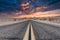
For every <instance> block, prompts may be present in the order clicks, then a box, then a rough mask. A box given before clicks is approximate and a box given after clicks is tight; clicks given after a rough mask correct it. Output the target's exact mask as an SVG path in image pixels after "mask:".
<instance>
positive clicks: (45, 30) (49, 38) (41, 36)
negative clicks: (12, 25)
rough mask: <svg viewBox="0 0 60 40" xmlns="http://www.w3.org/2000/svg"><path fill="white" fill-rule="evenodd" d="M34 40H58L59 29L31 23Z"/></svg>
mask: <svg viewBox="0 0 60 40" xmlns="http://www.w3.org/2000/svg"><path fill="white" fill-rule="evenodd" d="M32 27H33V30H34V33H35V37H36V40H60V27H57V26H54V25H50V24H45V23H41V22H37V21H32Z"/></svg>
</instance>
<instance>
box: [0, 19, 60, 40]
mask: <svg viewBox="0 0 60 40" xmlns="http://www.w3.org/2000/svg"><path fill="white" fill-rule="evenodd" d="M29 23H30V26H29V36H28V38H29V39H28V40H31V37H32V39H33V40H60V27H57V26H55V25H50V24H45V23H42V22H37V21H34V20H29V21H23V22H20V23H15V24H12V25H6V26H0V40H23V38H24V35H25V32H26V29H27V27H28V24H29ZM31 26H32V28H31ZM31 29H32V30H33V31H31ZM33 32H34V34H32V33H33ZM32 35H34V36H35V39H34V37H33V36H32Z"/></svg>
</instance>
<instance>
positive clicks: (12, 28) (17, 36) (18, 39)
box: [0, 21, 28, 40]
mask: <svg viewBox="0 0 60 40" xmlns="http://www.w3.org/2000/svg"><path fill="white" fill-rule="evenodd" d="M27 25H28V21H24V22H21V23H16V24H12V25H6V26H0V40H22V39H23V37H24V34H25V31H26V28H27Z"/></svg>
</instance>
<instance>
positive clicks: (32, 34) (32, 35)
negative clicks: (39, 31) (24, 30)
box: [31, 25, 36, 40]
mask: <svg viewBox="0 0 60 40" xmlns="http://www.w3.org/2000/svg"><path fill="white" fill-rule="evenodd" d="M31 40H36V38H35V35H34V31H33V27H32V25H31Z"/></svg>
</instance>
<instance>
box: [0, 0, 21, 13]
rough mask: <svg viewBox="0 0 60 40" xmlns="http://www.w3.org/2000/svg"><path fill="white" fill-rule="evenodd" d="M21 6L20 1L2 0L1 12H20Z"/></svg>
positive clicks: (0, 4) (0, 3) (0, 0)
mask: <svg viewBox="0 0 60 40" xmlns="http://www.w3.org/2000/svg"><path fill="white" fill-rule="evenodd" d="M19 5H20V0H0V12H1V11H3V12H4V11H7V12H9V11H16V10H20V6H19Z"/></svg>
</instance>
